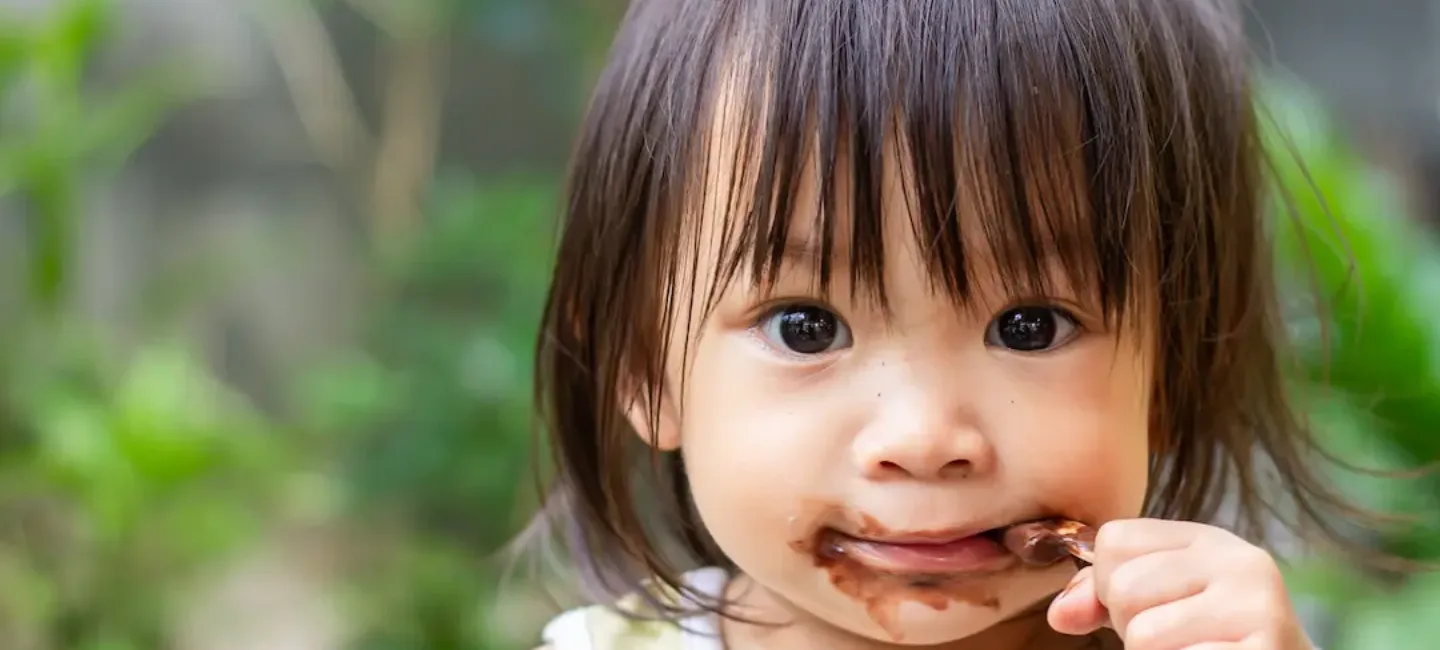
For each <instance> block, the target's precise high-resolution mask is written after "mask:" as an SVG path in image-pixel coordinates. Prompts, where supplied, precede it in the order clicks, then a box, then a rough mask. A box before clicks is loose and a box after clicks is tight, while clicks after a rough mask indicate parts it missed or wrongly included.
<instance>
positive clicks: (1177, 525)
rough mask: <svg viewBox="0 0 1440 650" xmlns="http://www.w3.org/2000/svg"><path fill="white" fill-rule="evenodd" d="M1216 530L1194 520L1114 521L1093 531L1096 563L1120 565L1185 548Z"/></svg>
mask: <svg viewBox="0 0 1440 650" xmlns="http://www.w3.org/2000/svg"><path fill="white" fill-rule="evenodd" d="M1216 530H1218V529H1216V528H1213V527H1211V526H1206V525H1205V524H1199V523H1195V522H1193V521H1170V520H1167V519H1116V520H1114V521H1108V522H1105V523H1104V524H1102V525H1101V526H1100V528H1099V530H1097V531H1095V564H1097V565H1099V564H1114V565H1119V564H1122V563H1124V562H1126V561H1128V560H1132V559H1134V558H1137V557H1140V556H1141V555H1148V554H1150V553H1158V552H1160V551H1170V550H1175V549H1182V548H1187V547H1189V546H1190V545H1191V544H1193V543H1194V542H1195V541H1196V540H1197V539H1200V538H1203V537H1205V536H1208V535H1212V534H1214V531H1216Z"/></svg>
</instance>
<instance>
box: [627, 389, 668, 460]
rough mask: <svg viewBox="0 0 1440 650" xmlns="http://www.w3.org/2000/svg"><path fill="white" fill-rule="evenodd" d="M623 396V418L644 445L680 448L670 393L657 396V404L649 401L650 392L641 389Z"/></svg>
mask: <svg viewBox="0 0 1440 650" xmlns="http://www.w3.org/2000/svg"><path fill="white" fill-rule="evenodd" d="M627 393H629V394H628V395H626V396H624V397H623V398H622V399H623V400H624V401H623V402H622V403H623V404H625V417H626V419H628V420H629V421H630V428H632V429H634V430H635V435H638V436H640V439H641V440H642V441H644V442H645V444H647V445H650V446H651V447H654V448H655V449H658V450H660V451H674V450H676V449H679V448H680V417H679V414H678V413H677V412H676V410H675V405H674V403H673V402H672V400H671V399H670V396H669V395H668V394H666V393H665V392H662V393H661V394H660V395H659V398H660V399H659V400H658V401H659V404H653V405H652V404H651V402H652V400H651V399H650V397H651V395H652V391H649V390H641V391H634V392H630V391H627Z"/></svg>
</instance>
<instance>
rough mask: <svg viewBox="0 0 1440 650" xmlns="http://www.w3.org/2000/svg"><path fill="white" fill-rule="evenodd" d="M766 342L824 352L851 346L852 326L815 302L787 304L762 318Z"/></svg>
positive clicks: (801, 351) (793, 349)
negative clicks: (813, 303)
mask: <svg viewBox="0 0 1440 650" xmlns="http://www.w3.org/2000/svg"><path fill="white" fill-rule="evenodd" d="M757 329H758V330H759V331H760V334H761V335H762V336H764V337H765V340H766V342H768V343H770V344H771V345H774V346H775V347H777V348H780V349H782V350H787V351H790V352H794V353H796V354H822V353H825V352H831V351H834V350H841V349H844V348H847V347H849V346H850V344H851V341H850V328H849V327H846V325H845V322H844V321H842V320H840V317H839V316H836V315H835V313H834V312H832V311H830V310H828V309H825V308H823V307H816V306H813V305H787V306H785V307H781V308H780V309H777V310H775V311H773V312H770V315H768V316H766V317H765V318H764V320H761V321H760V323H759V326H758V328H757Z"/></svg>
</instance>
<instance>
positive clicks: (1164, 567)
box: [1095, 550, 1214, 636]
mask: <svg viewBox="0 0 1440 650" xmlns="http://www.w3.org/2000/svg"><path fill="white" fill-rule="evenodd" d="M1190 555H1191V554H1190V553H1187V552H1186V551H1179V550H1170V551H1161V552H1158V553H1151V554H1149V555H1142V556H1140V557H1137V558H1134V559H1132V560H1130V561H1128V562H1125V563H1123V564H1121V565H1119V566H1114V565H1108V564H1107V565H1103V566H1099V567H1096V572H1095V594H1096V596H1097V597H1098V598H1099V599H1100V602H1101V603H1102V604H1103V605H1104V606H1105V609H1106V610H1108V611H1109V612H1110V620H1111V621H1112V622H1113V624H1114V626H1115V630H1116V631H1117V632H1119V633H1120V635H1121V636H1124V635H1125V628H1126V626H1127V625H1128V624H1129V623H1130V619H1132V618H1134V617H1135V615H1137V614H1139V613H1140V612H1143V611H1145V610H1147V609H1150V608H1152V607H1157V606H1159V605H1164V604H1165V603H1169V602H1174V601H1177V600H1182V599H1184V598H1188V597H1190V596H1194V595H1195V594H1198V593H1200V592H1202V591H1205V587H1206V586H1207V585H1208V584H1209V582H1210V577H1211V575H1212V574H1213V573H1214V572H1213V571H1212V570H1211V568H1210V567H1209V566H1207V565H1206V564H1205V563H1204V562H1203V561H1200V562H1197V561H1196V559H1195V558H1193V557H1189V556H1190Z"/></svg>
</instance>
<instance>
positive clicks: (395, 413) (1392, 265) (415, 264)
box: [0, 0, 1440, 650]
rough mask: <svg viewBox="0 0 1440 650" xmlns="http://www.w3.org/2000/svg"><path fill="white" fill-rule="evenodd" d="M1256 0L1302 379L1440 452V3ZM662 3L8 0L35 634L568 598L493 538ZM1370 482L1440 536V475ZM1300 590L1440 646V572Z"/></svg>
mask: <svg viewBox="0 0 1440 650" xmlns="http://www.w3.org/2000/svg"><path fill="white" fill-rule="evenodd" d="M1246 4H1247V5H1248V6H1250V7H1251V14H1252V15H1251V18H1252V30H1251V31H1252V35H1253V36H1254V38H1255V42H1256V44H1257V47H1258V48H1259V49H1260V50H1261V52H1262V53H1264V59H1265V60H1266V61H1268V62H1269V63H1268V64H1267V65H1265V67H1264V72H1265V75H1266V79H1267V80H1268V81H1267V85H1266V98H1265V103H1266V105H1267V107H1268V109H1269V111H1270V114H1272V115H1273V116H1274V118H1275V122H1274V125H1273V128H1272V135H1274V134H1278V133H1284V134H1287V135H1288V138H1287V139H1283V140H1282V139H1278V138H1275V139H1272V140H1271V144H1272V146H1274V147H1275V148H1276V149H1277V150H1279V149H1282V148H1289V147H1293V149H1294V152H1296V153H1298V154H1300V157H1301V158H1302V159H1303V160H1304V161H1305V164H1306V165H1307V170H1308V174H1309V178H1308V180H1307V178H1306V176H1305V174H1303V173H1302V172H1301V169H1300V168H1299V167H1297V166H1295V165H1294V164H1289V163H1287V164H1284V165H1282V166H1281V168H1280V174H1279V175H1278V178H1279V185H1278V186H1277V187H1276V188H1275V189H1276V192H1275V193H1276V194H1277V195H1279V194H1282V193H1284V192H1285V191H1288V192H1289V193H1292V194H1293V195H1294V196H1295V197H1296V199H1297V200H1296V202H1295V205H1296V206H1297V207H1298V210H1297V211H1295V212H1288V211H1282V210H1277V211H1276V214H1275V216H1274V223H1275V229H1276V232H1277V242H1278V246H1279V252H1280V259H1281V260H1282V265H1283V267H1284V269H1285V270H1286V274H1287V278H1288V279H1289V284H1288V285H1287V298H1289V302H1290V304H1292V305H1293V306H1294V307H1295V309H1294V318H1293V329H1292V331H1293V333H1294V335H1295V338H1296V340H1297V342H1298V343H1299V346H1298V347H1299V352H1300V356H1299V358H1298V359H1297V363H1296V364H1295V369H1294V372H1293V377H1294V384H1295V390H1296V391H1297V393H1298V394H1300V395H1301V396H1302V399H1304V400H1305V403H1306V404H1307V405H1308V408H1309V409H1310V410H1311V412H1312V416H1313V417H1314V419H1315V421H1316V423H1317V425H1318V426H1319V427H1320V428H1321V429H1322V431H1323V432H1324V434H1325V438H1326V440H1327V442H1328V444H1329V445H1330V448H1331V449H1332V450H1334V451H1335V452H1336V453H1337V454H1338V455H1339V456H1340V457H1342V458H1344V459H1346V460H1349V461H1353V462H1356V463H1359V464H1361V465H1365V466H1368V467H1377V468H1388V469H1398V468H1407V467H1415V466H1418V465H1420V464H1421V463H1423V462H1427V461H1432V460H1435V459H1437V458H1440V437H1437V435H1436V433H1435V432H1436V429H1437V427H1440V255H1437V251H1440V248H1437V243H1436V235H1435V226H1436V224H1437V223H1440V219H1437V217H1440V192H1437V191H1436V189H1435V188H1436V187H1440V65H1437V63H1440V2H1435V1H1434V0H1377V1H1371V2H1359V1H1357V0H1251V1H1250V2H1247V3H1246ZM623 10H624V6H623V2H621V1H620V0H324V1H316V2H309V1H307V0H108V1H107V0H0V648H4V649H5V650H62V649H63V650H171V649H173V650H262V649H264V650H341V649H345V650H351V649H354V650H421V649H425V650H462V649H463V650H505V649H512V648H530V647H532V646H533V645H535V641H536V640H537V636H536V635H537V633H538V629H539V627H540V625H541V624H542V623H543V622H544V621H545V620H546V618H548V617H549V616H550V615H551V614H552V613H553V610H552V609H551V607H552V604H551V603H550V602H549V601H548V600H547V599H546V598H545V597H544V593H545V590H542V589H538V588H536V587H535V586H534V585H531V584H528V583H527V582H526V581H524V580H517V581H512V582H509V583H507V586H506V587H505V588H504V590H503V593H502V592H501V588H500V586H499V585H500V583H501V580H500V577H501V576H500V574H499V573H498V572H497V569H496V565H495V563H494V562H492V561H490V560H491V559H492V558H493V556H494V554H495V553H496V552H497V550H499V549H500V548H501V547H502V545H503V544H504V543H505V542H506V541H507V540H508V539H509V538H510V536H511V535H513V534H514V533H515V531H516V530H517V529H518V527H519V526H520V525H521V524H523V522H524V520H525V518H526V515H527V514H528V513H529V512H530V510H531V509H532V508H533V505H534V501H535V499H534V494H533V490H532V489H531V471H530V464H529V454H530V449H531V435H530V432H531V415H530V379H531V365H530V350H531V347H532V340H533V336H534V329H535V324H536V320H537V316H538V312H539V308H540V305H541V299H542V294H543V291H544V286H545V280H546V272H547V269H548V265H549V263H550V260H551V255H552V253H551V250H552V240H553V234H554V226H555V219H556V216H557V211H556V205H557V197H558V190H559V188H558V185H559V181H560V177H561V174H562V172H563V166H564V160H565V156H566V154H567V152H568V150H569V147H570V139H571V137H572V135H573V133H574V129H575V125H576V123H577V120H578V118H579V115H580V112H581V110H582V107H583V105H584V103H585V99H586V95H587V93H588V91H589V89H590V86H591V83H592V82H593V80H594V78H595V74H596V71H597V69H598V67H599V65H600V63H601V61H602V57H603V54H604V51H605V49H606V47H607V45H608V40H609V38H610V36H611V32H612V29H613V27H614V26H615V24H616V22H617V21H618V19H619V16H620V15H621V13H622V12H623ZM1312 182H1313V186H1314V187H1318V188H1319V190H1320V195H1319V196H1320V197H1323V199H1324V201H1323V202H1322V201H1321V200H1320V199H1319V198H1317V195H1316V194H1315V193H1314V192H1312V191H1310V188H1311V185H1312ZM1277 205H1278V203H1277ZM1327 206H1328V208H1329V209H1328V211H1327V210H1326V207H1327ZM1304 251H1308V255H1306V254H1304ZM1307 259H1308V260H1309V261H1308V262H1307ZM1352 261H1353V262H1354V263H1353V264H1352V263H1351V262H1352ZM1317 303H1318V304H1320V305H1322V306H1323V307H1325V311H1324V312H1322V313H1324V314H1325V316H1324V318H1325V322H1324V323H1322V322H1321V321H1320V320H1319V318H1318V317H1317V316H1316V315H1315V314H1316V313H1317V312H1316V310H1315V309H1314V307H1316V306H1317ZM1322 325H1324V326H1323V327H1322ZM1322 332H1324V333H1328V335H1326V336H1322V335H1321V334H1322ZM1335 480H1337V481H1342V482H1343V483H1344V485H1345V486H1346V489H1347V490H1350V491H1351V492H1352V493H1353V494H1354V495H1356V497H1357V498H1359V499H1361V500H1362V501H1363V502H1364V503H1366V504H1369V505H1371V506H1375V507H1380V508H1386V509H1392V510H1402V511H1407V512H1412V513H1418V517H1419V519H1418V523H1419V525H1418V526H1414V527H1412V528H1410V529H1408V530H1405V531H1401V532H1389V531H1388V530H1387V531H1382V530H1356V531H1352V532H1353V533H1354V534H1355V535H1357V536H1359V537H1360V538H1361V539H1364V540H1366V541H1367V543H1370V544H1373V545H1374V546H1375V547H1376V548H1381V549H1386V550H1389V551H1392V552H1398V553H1401V554H1404V555H1406V556H1409V557H1414V558H1419V559H1430V560H1437V559H1440V533H1437V531H1440V526H1437V525H1436V519H1437V515H1436V513H1437V512H1440V503H1437V501H1440V497H1437V495H1440V489H1437V488H1440V480H1437V479H1436V478H1434V477H1423V476H1422V477H1419V478H1411V479H1405V480H1393V479H1384V480H1382V479H1377V478H1373V477H1367V476H1364V475H1361V474H1358V473H1355V472H1338V471H1337V473H1336V475H1335ZM1281 541H1282V542H1283V541H1284V540H1283V539H1282V540H1281ZM1282 547H1283V545H1282ZM1291 577H1292V581H1293V584H1294V587H1295V590H1296V593H1297V594H1298V595H1299V597H1300V598H1301V599H1302V602H1303V603H1304V605H1305V613H1306V616H1307V622H1308V623H1309V625H1310V626H1311V629H1312V631H1313V632H1314V633H1315V635H1316V638H1317V639H1318V640H1320V641H1321V642H1322V643H1323V645H1324V647H1326V648H1327V650H1369V649H1374V648H1388V649H1402V648H1436V647H1440V645H1437V644H1440V641H1437V639H1440V615H1437V613H1440V579H1437V577H1436V576H1435V575H1432V574H1427V573H1420V572H1414V571H1408V572H1407V571H1401V572H1383V573H1382V572H1376V571H1373V570H1365V569H1362V568H1361V567H1360V566H1359V565H1358V564H1357V563H1356V562H1355V561H1354V558H1345V557H1326V556H1323V555H1301V556H1296V557H1295V559H1294V565H1293V567H1292V570H1291Z"/></svg>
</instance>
